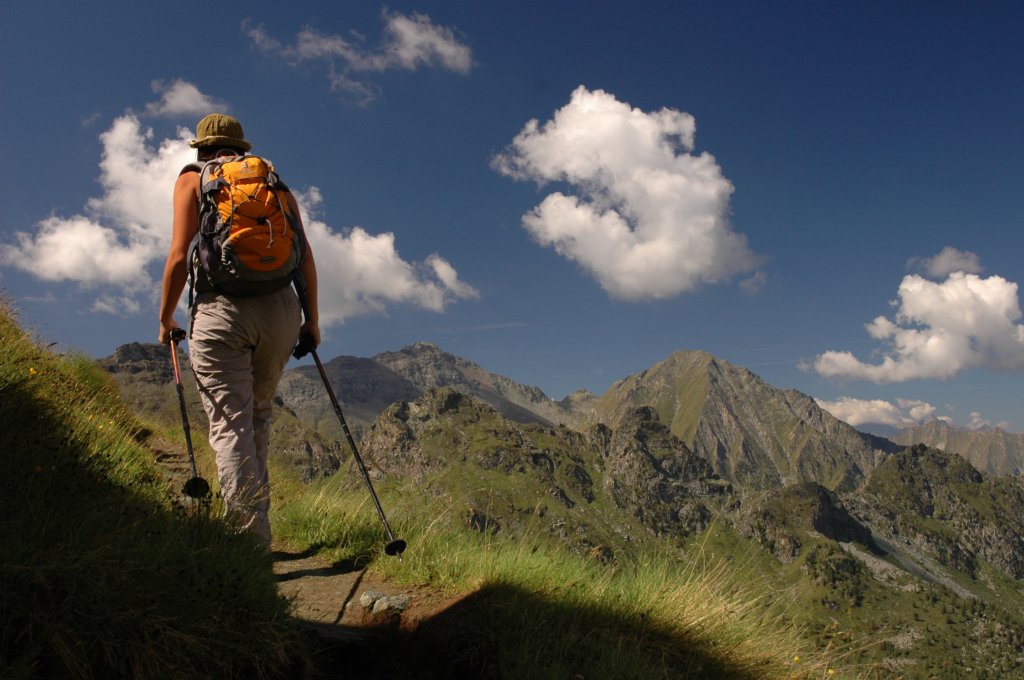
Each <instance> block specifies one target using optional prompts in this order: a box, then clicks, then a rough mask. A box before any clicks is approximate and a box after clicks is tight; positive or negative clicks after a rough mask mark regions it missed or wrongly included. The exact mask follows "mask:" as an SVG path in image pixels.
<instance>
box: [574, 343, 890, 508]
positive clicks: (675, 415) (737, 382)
mask: <svg viewBox="0 0 1024 680" xmlns="http://www.w3.org/2000/svg"><path fill="white" fill-rule="evenodd" d="M638 406H650V407H651V408H654V409H655V410H656V411H657V412H658V414H659V415H660V416H661V419H662V420H663V421H664V422H665V423H668V424H669V429H670V430H671V431H672V433H673V434H674V435H676V436H677V437H679V438H680V439H681V440H683V441H684V442H685V443H686V444H687V445H688V446H689V447H690V448H691V449H692V450H693V451H694V452H696V453H698V454H700V455H702V456H703V457H704V458H706V459H707V460H708V461H709V462H710V463H711V465H712V466H713V468H714V470H715V472H716V473H718V474H719V475H720V476H721V477H722V478H724V479H727V480H730V481H732V482H735V483H737V484H744V485H749V486H753V487H755V488H775V487H780V486H785V485H788V484H794V483H798V482H802V481H815V482H818V483H820V484H822V485H824V486H826V487H828V488H831V489H840V490H849V489H852V488H854V487H855V486H856V484H857V483H858V482H859V481H860V480H861V479H863V478H864V475H865V474H866V472H868V471H870V470H871V469H872V468H873V467H874V466H875V465H876V464H877V463H878V461H880V460H882V459H884V457H885V455H886V452H887V450H894V449H895V447H894V446H892V445H891V444H887V443H886V442H885V440H881V439H878V438H872V437H869V436H868V435H863V434H861V433H859V432H857V431H856V430H854V429H853V428H852V427H850V426H849V425H847V424H845V423H843V422H841V421H839V420H837V419H836V418H834V417H832V416H831V415H830V414H828V413H827V412H826V411H824V410H822V409H821V408H819V407H818V406H817V404H815V403H814V400H813V399H811V398H810V397H808V396H806V395H803V394H801V393H799V392H796V391H794V390H789V391H783V390H778V389H775V388H773V387H771V386H769V385H768V384H766V383H765V382H764V381H762V380H761V379H760V378H758V377H757V376H756V375H754V374H753V373H751V372H750V371H748V370H746V369H743V368H738V367H735V366H732V365H731V364H729V363H727V362H724V361H721V360H719V359H715V358H714V357H712V356H711V355H709V354H707V353H705V352H677V353H675V354H673V355H672V356H671V357H669V358H668V359H666V360H665V361H663V362H661V363H659V364H657V365H655V366H653V367H652V368H650V369H648V370H647V371H644V372H642V373H639V374H637V375H633V376H630V377H629V378H627V379H625V380H623V381H621V382H619V383H616V384H615V385H614V386H613V387H612V388H611V389H610V390H609V391H608V392H607V393H606V394H605V395H604V396H603V397H601V399H600V400H599V401H598V403H597V405H596V408H595V415H594V418H595V419H598V420H602V421H603V422H606V423H608V424H609V425H610V426H611V427H613V428H614V427H616V426H617V425H618V424H620V423H622V422H623V420H624V419H625V418H626V417H627V415H628V414H629V412H630V411H631V410H632V409H635V408H636V407H638Z"/></svg>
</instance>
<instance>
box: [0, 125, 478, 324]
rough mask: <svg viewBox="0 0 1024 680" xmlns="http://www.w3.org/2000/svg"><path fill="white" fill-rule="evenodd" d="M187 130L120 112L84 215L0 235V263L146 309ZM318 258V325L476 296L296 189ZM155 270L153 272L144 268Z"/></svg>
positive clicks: (129, 309) (435, 260) (432, 262)
mask: <svg viewBox="0 0 1024 680" xmlns="http://www.w3.org/2000/svg"><path fill="white" fill-rule="evenodd" d="M188 136H189V133H188V131H187V130H180V131H179V136H178V137H177V138H174V139H165V140H163V141H161V142H160V143H159V145H157V146H156V147H154V146H152V144H150V142H151V141H152V138H153V133H152V131H151V130H144V129H143V128H142V126H141V125H140V123H139V120H138V118H136V117H135V116H133V115H125V116H122V117H120V118H118V119H116V120H115V121H114V124H113V125H112V126H111V128H110V129H109V130H108V131H106V132H104V133H103V134H101V135H100V140H101V142H102V144H103V157H102V160H101V163H100V183H101V185H102V187H103V194H102V195H101V196H100V197H98V198H93V199H90V200H89V201H88V203H87V205H86V210H85V214H83V215H74V216H72V217H58V216H51V217H48V218H46V219H44V220H41V221H40V222H39V223H37V224H36V226H35V229H34V230H33V231H24V232H18V233H16V234H15V235H14V239H13V242H12V243H0V266H6V267H14V268H18V269H21V270H24V271H26V272H28V273H30V274H32V275H34V276H36V277H38V278H40V279H42V280H44V281H70V282H74V283H78V284H79V285H81V286H82V287H83V288H85V289H87V290H89V291H90V292H91V293H92V294H93V295H94V299H93V300H92V302H91V306H92V309H94V310H96V311H104V312H111V313H120V314H134V313H138V312H139V311H141V310H142V309H143V307H145V308H146V309H150V310H152V309H153V304H154V303H153V296H154V295H156V294H157V292H158V290H159V284H158V282H157V278H156V277H159V276H160V275H161V274H162V264H163V262H164V259H165V258H166V256H167V248H168V246H169V245H170V235H171V217H172V206H171V195H172V192H173V187H174V182H175V179H176V177H177V175H178V173H179V171H180V170H181V168H182V167H183V166H184V165H185V164H186V163H188V162H190V161H191V160H193V159H194V151H193V150H191V149H190V148H189V147H188V144H187V141H186V140H187V138H188ZM296 197H297V199H298V200H299V202H300V206H301V208H302V212H303V215H304V217H305V218H306V229H307V232H308V234H309V239H310V243H311V244H312V246H313V248H314V251H315V254H316V261H317V264H318V274H319V284H320V300H321V323H322V324H323V325H324V326H325V327H326V326H329V325H331V324H334V323H340V322H341V321H343V320H344V319H347V318H349V317H351V316H354V315H357V314H364V313H368V312H380V311H383V310H384V309H385V308H386V307H387V306H388V305H389V304H393V303H405V304H411V305H414V306H419V307H423V308H425V309H429V310H433V311H442V310H444V309H445V307H446V306H447V305H448V304H449V303H451V302H452V301H454V300H458V299H468V298H474V297H476V296H477V292H476V290H475V289H474V288H473V287H472V286H470V285H468V284H466V283H465V282H463V281H461V280H460V279H459V276H458V273H457V272H456V271H455V269H454V267H452V266H451V264H449V263H448V262H447V261H446V260H444V258H442V257H441V256H440V255H438V254H436V253H435V254H433V255H431V256H429V257H428V258H427V259H426V261H425V262H424V263H422V264H411V263H409V262H406V261H405V260H403V259H402V258H401V257H400V256H399V254H398V251H397V249H396V247H395V237H394V235H393V234H390V233H384V234H378V235H373V234H370V233H368V232H367V231H366V230H364V229H361V228H358V227H357V228H355V229H352V230H351V231H348V232H347V233H338V232H336V231H334V230H332V229H331V228H330V227H329V226H328V225H327V224H326V223H324V222H323V221H321V220H320V219H319V218H318V212H319V210H320V206H321V204H322V202H323V199H322V197H321V195H320V191H319V190H318V189H316V188H315V187H313V188H311V189H309V190H307V191H305V192H298V193H297V194H296ZM154 272H155V273H156V277H154V276H153V273H154Z"/></svg>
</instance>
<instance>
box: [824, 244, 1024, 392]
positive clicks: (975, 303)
mask: <svg viewBox="0 0 1024 680" xmlns="http://www.w3.org/2000/svg"><path fill="white" fill-rule="evenodd" d="M944 252H945V251H944ZM939 270H941V267H940V269H939ZM1017 293H1018V291H1017V284H1016V283H1013V282H1011V281H1007V280H1006V279H1004V278H1002V277H1000V276H989V277H987V278H983V277H981V276H978V275H977V274H972V273H967V272H964V271H954V272H953V273H951V274H949V276H948V277H947V278H946V279H945V280H944V281H941V282H938V281H929V280H927V279H925V278H923V277H921V276H918V275H908V276H906V277H904V279H903V282H902V283H901V284H900V287H899V291H898V293H897V295H898V299H897V300H895V301H894V302H893V303H892V304H893V306H894V307H895V308H896V313H895V315H894V316H893V317H892V318H888V317H885V316H879V317H878V318H876V319H875V320H874V321H872V322H871V323H869V324H866V326H865V327H866V329H867V331H868V333H869V334H870V335H871V337H873V338H874V339H876V340H879V341H881V342H882V343H883V344H884V349H883V350H882V358H881V361H880V362H879V363H867V362H863V361H861V360H860V359H858V358H857V357H855V356H854V355H853V354H852V353H851V352H848V351H834V350H833V351H828V352H825V353H823V354H821V355H819V356H818V357H816V358H815V359H814V361H813V363H812V364H811V365H810V367H813V369H814V370H815V371H817V372H818V373H819V374H820V375H822V376H826V377H834V378H851V379H860V380H870V381H873V382H876V383H891V382H901V381H906V380H914V379H918V378H949V377H952V376H954V375H956V374H958V373H960V372H961V371H963V370H966V369H970V368H978V367H985V368H989V369H992V370H998V371H1007V370H1009V371H1019V370H1022V369H1024V326H1022V325H1021V324H1020V323H1018V322H1019V321H1020V318H1021V309H1020V302H1019V299H1018V294H1017ZM805 367H806V366H805Z"/></svg>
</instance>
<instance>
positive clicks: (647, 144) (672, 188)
mask: <svg viewBox="0 0 1024 680" xmlns="http://www.w3.org/2000/svg"><path fill="white" fill-rule="evenodd" d="M695 132H696V124H695V121H694V119H693V116H691V115H689V114H687V113H683V112H680V111H676V110H673V109H668V108H664V109H661V110H659V111H654V112H650V113H647V112H644V111H641V110H639V109H635V108H632V107H630V106H629V105H628V104H626V103H624V102H620V101H618V100H617V99H616V98H615V97H614V96H612V95H611V94H608V93H606V92H603V91H601V90H595V91H590V90H588V89H587V88H585V87H582V86H581V87H579V88H577V89H576V90H575V91H574V92H573V93H572V97H571V99H570V101H569V103H568V104H566V105H565V106H564V107H562V108H561V109H559V110H558V111H556V112H555V114H554V117H553V118H552V119H551V120H549V121H548V122H546V123H544V124H543V125H541V124H540V123H539V122H538V121H537V120H532V121H530V122H529V123H527V124H526V126H525V127H524V128H523V130H522V131H521V132H520V133H519V134H518V135H517V136H516V137H515V139H514V140H513V141H512V143H511V145H510V146H509V147H508V148H507V149H506V150H505V151H504V152H503V153H501V154H499V155H498V156H496V157H495V158H494V159H493V161H492V167H493V168H494V169H495V170H496V171H497V172H500V173H502V174H504V175H507V176H509V177H512V178H514V179H518V180H535V181H536V182H538V183H539V184H543V183H547V182H565V183H567V184H569V185H572V186H573V187H575V188H576V190H578V192H579V194H580V195H578V196H568V195H566V194H563V193H562V192H559V191H556V192H554V193H552V194H550V195H548V196H547V197H546V198H545V199H544V200H543V201H542V202H541V203H540V205H538V206H537V207H535V208H534V209H533V210H531V211H530V212H528V213H527V214H526V215H524V216H523V226H524V227H525V228H526V230H527V231H529V232H530V234H531V235H532V236H533V237H534V238H535V239H536V240H537V241H538V242H539V243H540V244H542V245H545V246H551V247H553V248H554V249H555V250H556V251H557V252H558V253H559V254H561V255H563V256H564V257H566V258H568V259H570V260H572V261H574V262H576V263H578V264H579V265H580V266H581V267H583V269H585V270H586V271H587V272H589V273H590V274H591V275H593V276H594V278H596V279H597V281H598V282H599V283H600V285H601V286H602V287H603V288H604V289H605V290H606V291H607V292H608V293H609V295H611V296H613V297H616V298H620V299H624V300H650V299H661V298H670V297H674V296H676V295H678V294H680V293H683V292H687V291H690V290H693V289H695V288H696V287H697V286H699V285H700V284H702V283H709V282H717V281H722V280H725V279H728V278H729V277H731V276H732V275H735V274H740V273H746V272H750V271H753V270H754V269H755V267H756V266H757V258H756V256H755V255H754V254H753V253H751V251H750V250H749V249H748V248H747V242H746V238H745V237H744V236H743V235H741V234H737V233H735V232H733V231H732V230H731V228H730V225H729V222H728V218H727V216H728V213H729V198H730V196H731V194H732V192H733V186H732V184H731V183H730V182H729V180H727V179H726V178H725V177H724V176H723V175H722V171H721V168H719V167H718V164H717V163H716V161H715V159H714V157H712V156H711V155H710V154H708V153H706V152H704V153H701V154H699V155H695V154H693V153H691V152H692V150H693V145H694V135H695ZM757 280H758V279H757V278H756V277H755V278H754V279H753V281H757Z"/></svg>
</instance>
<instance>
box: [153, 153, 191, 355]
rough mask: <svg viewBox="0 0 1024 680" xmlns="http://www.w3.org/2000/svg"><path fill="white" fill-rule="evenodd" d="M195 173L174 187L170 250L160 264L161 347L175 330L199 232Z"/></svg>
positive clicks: (187, 175)
mask: <svg viewBox="0 0 1024 680" xmlns="http://www.w3.org/2000/svg"><path fill="white" fill-rule="evenodd" d="M198 195H199V173H197V172H186V173H183V174H182V175H180V176H179V177H178V181H177V182H176V183H175V184H174V220H173V222H172V233H171V247H170V250H169V251H168V253H167V263H166V264H165V265H164V278H163V286H162V288H161V294H160V335H159V341H160V343H161V344H167V343H168V342H170V339H171V331H172V330H173V329H175V328H177V327H178V323H177V322H176V321H175V320H174V310H175V309H177V307H178V300H179V299H180V298H181V292H182V291H183V290H184V289H185V283H186V281H187V279H188V266H187V265H188V248H189V245H191V243H192V239H193V238H195V235H196V232H197V231H198V229H199V206H198V203H197V196H198Z"/></svg>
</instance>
